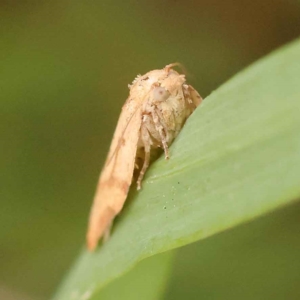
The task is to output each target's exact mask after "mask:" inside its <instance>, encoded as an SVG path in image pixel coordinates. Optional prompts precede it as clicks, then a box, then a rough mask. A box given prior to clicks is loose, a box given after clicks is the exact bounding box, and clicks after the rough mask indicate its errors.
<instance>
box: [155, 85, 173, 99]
mask: <svg viewBox="0 0 300 300" xmlns="http://www.w3.org/2000/svg"><path fill="white" fill-rule="evenodd" d="M169 97H170V93H169V92H168V91H167V90H166V89H165V88H163V87H161V86H156V87H155V88H154V89H153V100H154V101H155V102H163V101H166V100H167V99H168V98H169Z"/></svg>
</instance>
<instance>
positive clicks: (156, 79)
mask: <svg viewBox="0 0 300 300" xmlns="http://www.w3.org/2000/svg"><path fill="white" fill-rule="evenodd" d="M174 65H176V64H170V65H167V66H166V67H165V68H163V69H162V70H153V71H150V72H148V73H147V74H145V75H143V76H140V75H139V76H137V77H136V78H135V79H134V81H133V83H132V85H129V89H130V94H129V98H128V99H127V101H126V102H125V104H124V106H123V108H122V113H121V116H120V119H119V121H118V125H117V128H116V131H115V134H114V137H113V141H112V144H111V147H110V151H109V154H108V157H107V160H106V163H105V166H104V168H103V171H102V173H101V175H100V179H99V183H98V187H97V191H96V195H95V198H94V203H93V206H92V210H91V214H90V220H89V228H88V232H87V246H88V249H89V250H94V249H95V247H96V245H97V242H98V240H99V239H100V238H101V237H103V236H106V237H107V236H108V234H109V229H110V227H111V224H112V221H113V219H114V218H115V216H116V215H117V214H118V213H119V212H120V211H121V209H122V207H123V205H124V203H125V200H126V197H127V194H128V190H129V187H130V185H131V182H132V178H133V173H134V169H135V168H139V170H138V171H139V176H138V179H137V189H140V188H141V183H142V179H143V177H144V174H145V172H146V170H147V168H148V166H149V164H150V154H151V150H154V149H157V148H162V149H163V150H164V153H165V158H166V159H168V158H169V146H170V144H171V143H172V141H173V140H174V139H175V138H176V136H177V135H178V133H179V132H180V130H181V128H182V126H183V125H184V122H185V121H186V119H187V118H188V117H189V116H190V114H191V113H192V112H193V111H194V110H195V108H196V107H197V106H198V105H199V104H200V103H201V101H202V98H201V97H200V95H199V94H198V93H197V91H196V90H195V89H193V87H191V86H190V85H188V84H186V83H185V76H184V75H180V74H179V73H178V72H176V71H175V70H173V69H172V67H173V66H174ZM139 161H142V165H141V166H139V165H140V164H139Z"/></svg>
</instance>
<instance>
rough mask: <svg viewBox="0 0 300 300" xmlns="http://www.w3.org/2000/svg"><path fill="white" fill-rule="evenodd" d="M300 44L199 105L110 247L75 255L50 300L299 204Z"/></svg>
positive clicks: (134, 196) (135, 198) (131, 204)
mask: <svg viewBox="0 0 300 300" xmlns="http://www.w3.org/2000/svg"><path fill="white" fill-rule="evenodd" d="M299 78H300V42H299V41H297V42H295V43H293V44H291V45H289V46H286V47H283V48H282V49H280V50H279V51H276V52H275V53H273V54H272V55H270V56H268V57H266V58H265V59H262V60H260V61H258V62H257V63H255V64H254V65H253V66H251V67H250V68H248V69H246V70H245V71H244V72H241V73H240V74H238V75H236V76H235V77H234V78H233V79H231V80H230V81H229V82H227V83H226V84H224V85H223V86H222V87H220V88H219V89H218V90H217V91H215V92H213V93H212V94H211V95H210V96H209V97H207V98H206V99H205V101H204V103H203V104H202V105H201V106H200V107H199V108H198V109H197V110H196V111H195V113H194V114H193V115H192V116H191V117H190V119H189V120H188V121H187V123H186V125H185V127H184V128H183V130H182V132H181V134H180V135H179V136H178V138H177V139H176V141H175V142H174V144H173V145H172V147H171V152H170V155H171V159H170V160H169V161H165V160H164V159H163V157H161V158H160V159H158V161H156V162H155V163H154V164H153V165H152V167H151V168H150V169H149V171H148V173H147V176H146V178H145V180H144V185H143V189H142V191H141V192H135V191H132V192H131V194H130V197H129V199H130V200H129V201H128V204H127V205H126V207H125V209H124V210H123V212H122V214H121V215H120V217H119V218H118V220H117V222H116V223H115V226H114V230H113V232H112V236H111V239H110V240H109V241H108V242H107V243H106V244H105V245H102V246H99V247H98V249H97V251H96V253H92V254H91V253H88V252H86V251H85V250H84V251H83V252H82V254H81V255H80V257H79V258H78V261H77V262H76V264H75V265H74V267H73V268H72V269H71V271H70V273H69V275H68V276H67V278H66V280H65V282H64V283H63V284H62V286H61V288H60V289H59V291H58V293H57V294H56V296H55V297H54V299H60V300H63V299H70V297H71V295H72V292H74V289H76V291H77V294H76V295H78V296H76V295H75V296H74V294H73V298H71V299H81V297H82V295H85V293H86V292H87V291H90V292H91V295H96V294H97V292H99V290H100V289H101V288H103V287H104V286H105V285H107V284H108V283H109V282H110V281H112V280H113V279H115V278H117V277H118V276H121V275H122V274H123V273H125V272H127V271H128V270H129V269H131V268H132V267H133V266H134V265H136V264H137V263H138V262H139V261H141V260H142V259H144V258H146V257H149V256H153V255H155V254H157V253H161V252H164V251H167V250H170V249H173V248H176V247H180V246H183V245H186V244H189V243H192V242H194V241H197V240H200V239H204V238H206V237H208V236H211V235H213V234H216V233H218V232H221V231H224V230H226V229H228V228H232V227H234V226H236V225H238V224H241V223H243V222H246V221H248V220H251V219H254V218H257V217H259V216H261V215H263V214H266V213H268V212H270V211H273V210H275V209H277V208H280V207H282V206H284V205H287V204H288V203H290V202H292V201H294V200H296V199H297V198H298V197H299V195H300V155H299V153H300V117H299V112H300V84H299Z"/></svg>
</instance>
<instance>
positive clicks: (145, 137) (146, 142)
mask: <svg viewBox="0 0 300 300" xmlns="http://www.w3.org/2000/svg"><path fill="white" fill-rule="evenodd" d="M141 135H142V141H143V144H144V149H145V158H144V163H143V167H142V169H141V171H140V174H139V177H138V180H137V189H138V190H140V189H141V183H142V180H143V178H144V175H145V173H146V171H147V169H148V167H149V163H150V149H151V137H150V134H149V132H148V130H147V128H146V127H145V126H143V125H142V127H141Z"/></svg>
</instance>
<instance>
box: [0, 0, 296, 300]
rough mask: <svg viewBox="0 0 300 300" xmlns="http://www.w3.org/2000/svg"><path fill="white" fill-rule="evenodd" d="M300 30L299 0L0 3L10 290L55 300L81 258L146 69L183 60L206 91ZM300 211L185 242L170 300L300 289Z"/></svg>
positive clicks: (0, 117) (0, 186)
mask: <svg viewBox="0 0 300 300" xmlns="http://www.w3.org/2000/svg"><path fill="white" fill-rule="evenodd" d="M299 35H300V1H298V0H272V1H271V0H265V1H251V0H242V1H234V0H229V1H218V0H199V1H196V0H194V1H193V0H186V1H182V0H165V1H159V0H151V1H134V0H128V1H121V0H116V1H111V0H101V1H79V0H72V1H71V0H60V1H58V0H53V1H3V0H2V1H1V0H0V138H1V139H0V145H1V147H0V165H1V173H0V177H1V178H0V196H1V197H0V201H1V202H0V205H1V206H0V207H1V209H0V299H8V300H12V299H13V300H19V299H24V300H26V299H28V300H44V299H49V297H50V295H51V294H52V293H53V291H54V290H55V288H56V287H57V285H58V284H59V282H60V281H61V279H62V278H63V276H64V274H65V272H66V271H67V270H68V268H69V266H70V265H71V263H72V261H73V260H74V259H75V258H76V255H77V254H78V253H79V251H80V249H81V247H82V245H83V242H84V236H85V230H86V222H87V216H88V213H89V209H90V205H91V200H92V197H93V193H94V188H95V185H96V181H97V177H98V175H99V172H100V169H101V166H102V164H103V162H104V159H105V155H106V152H107V150H108V147H109V143H110V139H111V136H112V133H113V130H114V127H115V124H116V121H117V119H118V115H119V112H120V109H121V106H122V104H123V103H124V101H125V99H126V97H127V94H128V88H127V85H128V83H130V82H131V81H132V80H133V78H134V77H135V76H136V75H137V74H139V73H146V72H147V71H149V70H151V69H155V68H162V67H163V66H165V65H166V64H168V63H171V62H177V61H178V62H181V63H182V64H184V66H185V68H186V69H187V71H188V72H187V75H188V80H189V82H190V83H191V84H192V85H193V86H194V87H195V88H196V89H197V90H198V91H200V93H201V94H202V96H204V97H205V96H207V95H208V94H209V93H211V92H212V91H213V90H214V89H216V88H217V87H218V86H220V85H221V84H222V83H224V82H225V81H226V80H227V79H229V78H230V77H231V76H233V75H234V74H236V73H237V72H238V71H239V70H241V69H243V68H244V67H246V66H247V65H249V64H250V63H251V62H253V61H255V60H257V59H259V58H260V57H263V56H264V55H265V54H267V53H269V52H271V51H272V50H273V49H276V48H278V47H279V46H281V45H283V44H285V43H287V42H289V41H292V40H293V39H295V38H297V37H298V36H299ZM224 101H226V99H224ZM299 216H300V207H299V205H297V204H296V205H294V206H293V207H292V208H287V209H285V210H282V211H281V212H277V213H274V214H272V215H270V216H269V217H265V218H262V219H261V220H260V221H258V222H255V223H253V224H250V225H243V226H241V227H240V228H238V229H235V230H232V231H228V232H226V233H224V234H221V235H218V236H216V237H212V238H210V239H208V240H206V241H204V242H202V243H196V244H194V245H191V246H188V247H185V248H183V249H181V250H180V251H179V252H177V254H176V255H177V256H176V257H177V259H176V260H175V264H174V268H173V272H172V274H171V278H170V284H169V288H168V290H167V292H166V295H165V298H166V299H182V298H184V297H187V299H199V296H200V295H201V297H202V299H299V298H300V288H299V287H298V286H297V282H298V283H299V280H300V275H299V274H298V273H299V272H298V270H299V268H300V263H299V262H300V256H299V254H298V253H299V252H300V242H298V241H299V240H300V234H299V233H298V231H299V230H297V226H298V224H297V220H298V219H299ZM276 247H277V248H276ZM196 262H197V263H198V264H197V263H196ZM184 274H189V275H186V276H184ZM187 276H188V277H187ZM187 278H193V280H192V279H189V280H188V279H187ZM286 278H289V280H286ZM284 279H285V280H284ZM230 282H231V285H230ZM264 293H265V294H264ZM185 295H186V296H185ZM222 295H223V297H222ZM176 297H177V298H176Z"/></svg>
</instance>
